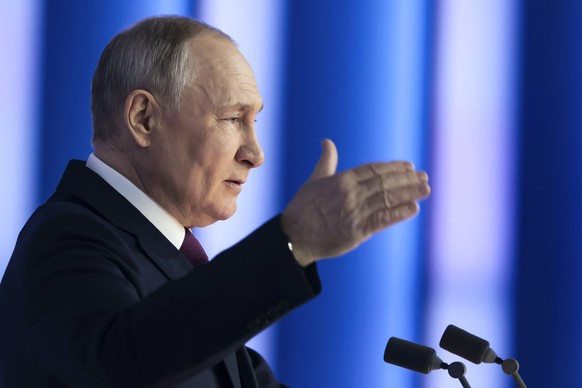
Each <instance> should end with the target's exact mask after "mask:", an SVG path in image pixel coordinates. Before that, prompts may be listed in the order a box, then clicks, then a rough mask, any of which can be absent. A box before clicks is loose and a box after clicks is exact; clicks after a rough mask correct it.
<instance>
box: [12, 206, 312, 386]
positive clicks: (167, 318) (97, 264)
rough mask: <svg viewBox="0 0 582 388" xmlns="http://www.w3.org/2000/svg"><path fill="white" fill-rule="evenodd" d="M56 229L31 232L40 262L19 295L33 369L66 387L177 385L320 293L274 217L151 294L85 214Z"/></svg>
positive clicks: (118, 246)
mask: <svg viewBox="0 0 582 388" xmlns="http://www.w3.org/2000/svg"><path fill="white" fill-rule="evenodd" d="M55 222H58V223H59V228H54V226H53V227H52V228H51V229H50V230H49V229H48V228H46V229H44V228H43V229H42V230H38V231H37V232H33V233H32V235H36V237H37V238H39V240H37V241H36V242H35V245H34V248H31V249H32V250H33V252H30V254H31V256H34V257H36V258H38V259H35V260H34V261H33V262H32V264H31V266H30V269H29V271H28V274H27V276H26V278H25V280H24V282H23V285H22V289H23V290H27V291H26V295H25V303H26V304H27V305H29V306H32V309H31V311H30V316H29V319H28V321H29V338H30V343H31V346H32V348H33V349H34V352H35V354H36V356H37V358H38V362H39V364H40V365H41V367H42V368H47V369H49V370H50V371H51V372H53V373H55V374H56V375H57V376H58V378H59V379H61V380H62V381H63V382H65V383H66V384H67V385H71V386H86V387H90V386H96V387H97V386H100V387H102V386H124V387H132V386H136V387H145V386H152V385H155V384H159V383H161V382H164V383H168V382H178V381H180V380H182V379H184V378H187V377H189V376H193V375H195V374H197V373H199V372H200V371H202V370H203V369H206V368H207V367H209V366H211V365H213V364H215V363H216V362H217V361H219V360H220V359H222V358H223V357H224V356H225V355H226V354H227V353H229V352H232V351H233V350H235V349H237V348H238V347H240V346H242V345H243V344H244V343H245V342H246V341H247V340H248V339H250V338H251V337H252V336H254V335H255V334H256V333H258V332H259V331H261V330H262V329H263V328H264V327H266V326H267V325H268V324H270V323H271V322H273V321H274V320H276V319H277V318H278V317H279V316H281V315H282V314H284V313H286V312H287V311H289V310H290V309H292V308H294V307H296V306H298V305H299V304H301V303H303V302H305V301H306V300H308V299H310V298H311V297H313V296H314V295H315V294H316V293H317V292H319V283H318V280H317V276H316V274H315V273H314V268H308V269H307V271H306V274H304V271H303V270H302V269H301V268H300V267H299V266H298V265H297V264H296V262H295V261H294V259H293V257H292V255H291V253H290V252H289V251H288V249H287V239H286V236H285V235H284V234H283V233H282V231H281V228H280V221H279V218H278V217H277V218H275V219H273V220H271V221H270V222H268V223H267V224H265V225H264V226H263V227H261V228H259V229H258V230H257V231H256V232H255V233H253V234H251V235H250V236H249V237H247V238H246V239H245V240H243V241H242V242H241V243H239V244H237V245H236V246H234V247H233V248H231V249H229V250H227V251H225V252H223V253H222V254H220V255H219V256H218V257H217V258H216V259H215V260H213V261H212V262H211V263H210V264H208V265H203V266H201V267H198V268H196V269H194V270H193V271H191V272H190V273H189V274H188V275H186V276H185V277H183V278H181V279H178V280H173V281H170V282H168V283H167V284H165V285H163V286H161V287H160V288H159V289H157V290H156V291H155V292H153V293H151V294H149V295H145V294H144V291H143V284H140V282H143V276H144V274H143V273H141V271H142V269H140V268H138V267H136V265H135V261H134V259H135V257H132V253H133V256H135V252H133V250H132V249H129V247H128V245H129V244H128V243H127V240H126V239H125V240H124V239H122V238H120V236H119V235H118V234H117V233H114V231H112V229H111V227H110V226H108V225H106V224H104V223H103V221H100V220H97V219H95V218H94V217H92V216H90V215H87V214H86V211H85V212H83V211H82V212H80V213H75V212H72V213H71V212H69V213H68V215H67V216H65V217H63V215H62V214H60V215H59V219H58V220H56V219H52V220H51V219H50V217H49V219H48V221H47V223H46V225H49V226H50V225H54V223H55ZM68 224H69V225H68ZM57 229H58V230H57ZM65 231H66V232H65ZM40 233H42V237H40Z"/></svg>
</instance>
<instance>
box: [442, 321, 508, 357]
mask: <svg viewBox="0 0 582 388" xmlns="http://www.w3.org/2000/svg"><path fill="white" fill-rule="evenodd" d="M439 345H440V347H441V348H443V349H445V350H448V351H449V352H451V353H453V354H456V355H457V356H459V357H463V358H464V359H466V360H469V361H471V362H472V363H474V364H480V363H482V362H485V363H493V362H495V363H497V364H501V362H502V361H503V360H501V359H500V358H499V357H497V354H495V352H494V351H493V349H491V348H490V347H489V342H488V341H486V340H484V339H482V338H479V337H477V336H476V335H473V334H471V333H469V332H466V331H465V330H463V329H461V328H458V327H457V326H455V325H449V326H447V328H446V330H445V332H444V333H443V336H442V338H441V342H440V343H439Z"/></svg>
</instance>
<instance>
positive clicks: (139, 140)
mask: <svg viewBox="0 0 582 388" xmlns="http://www.w3.org/2000/svg"><path fill="white" fill-rule="evenodd" d="M159 114H160V109H159V106H158V102H157V101H156V99H155V97H154V96H153V95H152V94H151V93H150V92H148V91H145V90H141V89H137V90H134V91H132V92H131V93H129V95H128V96H127V98H126V99H125V108H124V111H123V116H124V118H125V124H126V127H127V128H128V129H129V132H130V133H131V136H132V137H133V140H134V141H135V143H136V144H137V145H138V146H139V147H142V148H147V147H149V146H150V144H151V134H152V130H153V129H154V128H153V127H154V126H155V125H156V123H158V122H159V121H160V119H161V117H157V116H158V115H159Z"/></svg>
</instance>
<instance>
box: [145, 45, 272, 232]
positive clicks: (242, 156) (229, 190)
mask: <svg viewBox="0 0 582 388" xmlns="http://www.w3.org/2000/svg"><path fill="white" fill-rule="evenodd" d="M187 48H188V50H190V53H191V58H195V59H194V62H195V63H194V69H195V72H196V74H195V75H194V77H193V78H194V79H193V81H192V82H191V83H190V84H189V85H187V86H186V88H185V90H184V92H183V95H182V102H181V107H180V108H179V109H177V110H169V109H168V110H165V111H164V112H163V113H162V120H160V121H161V122H160V123H159V125H158V128H159V130H158V131H153V132H152V142H151V147H150V148H149V152H151V155H149V157H148V160H149V161H150V162H151V165H150V166H149V168H147V169H146V171H150V172H151V174H152V176H150V179H148V181H151V183H153V185H150V186H151V187H146V191H147V192H148V193H149V194H150V195H151V196H152V197H153V198H154V199H155V200H156V201H157V202H158V203H160V205H161V206H162V207H164V208H165V209H166V210H168V212H169V213H170V214H172V215H173V216H174V217H175V218H176V219H178V221H180V222H182V223H183V225H186V226H189V227H194V226H206V225H209V224H211V223H214V222H216V221H218V220H224V219H227V218H229V217H231V216H232V215H233V214H234V213H235V211H236V198H237V196H238V194H239V193H240V192H241V190H242V187H243V184H244V182H245V181H246V180H247V178H248V175H249V171H250V169H251V168H254V167H258V166H260V165H261V164H262V163H263V160H264V155H263V151H262V149H261V147H260V145H259V143H258V141H257V137H256V134H255V129H254V122H255V117H256V115H257V113H259V111H260V110H261V109H262V104H263V103H262V99H261V96H260V94H259V91H258V89H257V85H256V81H255V77H254V74H253V71H252V69H251V68H250V66H249V64H248V63H247V62H246V60H245V59H244V57H243V56H242V55H241V53H240V52H239V50H238V49H237V48H236V47H235V46H234V45H233V44H232V43H231V42H229V41H228V40H226V39H224V38H220V37H216V36H213V35H202V36H198V37H196V38H194V39H192V40H190V41H189V42H188V43H187ZM154 193H155V194H154Z"/></svg>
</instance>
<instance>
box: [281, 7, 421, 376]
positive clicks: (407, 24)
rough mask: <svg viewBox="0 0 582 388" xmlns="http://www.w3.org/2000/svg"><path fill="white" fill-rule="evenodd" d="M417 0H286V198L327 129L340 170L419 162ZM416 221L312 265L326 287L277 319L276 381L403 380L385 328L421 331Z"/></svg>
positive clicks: (409, 333) (412, 334)
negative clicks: (387, 358)
mask: <svg viewBox="0 0 582 388" xmlns="http://www.w3.org/2000/svg"><path fill="white" fill-rule="evenodd" d="M426 16H427V15H426V10H425V8H424V2H421V1H394V2H384V1H371V0H368V1H360V2H353V1H347V0H345V1H336V2H334V4H333V7H329V6H328V5H325V6H324V5H322V4H319V3H313V2H312V3H309V4H307V3H306V2H293V3H290V4H289V13H288V22H289V32H288V36H289V43H288V44H289V48H288V58H289V62H288V72H287V90H288V93H287V96H288V97H287V104H288V110H287V117H286V131H285V145H286V149H285V162H286V164H285V174H284V178H285V187H286V199H288V198H290V197H291V196H292V195H293V193H294V192H295V191H296V190H297V189H298V187H299V186H300V185H301V184H302V183H303V182H304V181H305V179H307V177H308V176H309V174H310V172H311V169H312V168H313V166H314V165H315V162H316V161H317V158H318V156H319V152H320V147H319V142H320V140H321V139H322V138H324V137H330V138H332V139H333V140H334V141H335V142H336V144H337V146H338V150H339V158H340V166H339V169H340V170H341V169H345V168H351V167H354V166H356V165H358V164H361V163H365V162H370V161H378V160H384V161H385V160H392V159H410V160H413V161H415V162H416V163H417V165H418V166H419V167H422V166H423V164H424V163H423V161H424V156H423V150H424V144H423V136H422V135H423V123H424V121H423V117H424V109H425V107H424V106H423V101H424V95H423V92H424V89H425V86H424V83H423V79H424V67H423V65H424V63H425V62H424V61H425V58H424V55H425V54H426V47H425V46H424V41H425V36H424V32H425V31H424V27H425V25H426V23H425V18H426ZM419 221H420V219H417V220H414V221H410V222H407V223H406V224H404V225H400V226H397V227H395V228H393V229H392V230H390V231H387V232H384V233H381V234H380V235H378V236H376V237H374V238H373V239H371V240H370V241H368V242H366V243H364V244H363V245H362V246H361V247H360V248H359V249H358V250H357V251H355V252H353V253H351V254H348V255H347V256H346V257H344V258H342V259H340V260H333V261H327V262H325V261H324V262H320V265H319V268H320V272H321V277H322V281H323V287H324V290H323V294H322V295H321V296H320V297H319V298H318V299H317V300H315V301H314V302H312V303H310V304H308V305H307V306H304V307H303V308H302V309H301V310H300V311H297V312H294V313H293V314H292V315H291V316H289V317H288V318H286V319H285V320H284V322H283V323H282V328H281V338H280V340H279V342H280V344H281V356H280V357H281V363H280V368H281V369H282V373H281V376H282V379H283V381H285V382H287V383H288V384H290V385H292V386H300V387H324V386H325V387H375V386H383V385H386V384H389V385H390V386H392V387H399V386H410V384H411V382H412V380H413V379H414V376H413V374H411V373H409V372H408V371H404V370H400V369H398V368H396V367H394V366H389V365H386V364H385V363H384V362H383V360H382V356H383V352H384V347H385V345H386V341H387V340H388V338H389V337H390V336H391V335H397V336H401V337H405V338H409V339H417V334H418V330H419V326H418V325H419V321H420V319H419V316H420V311H419V306H420V296H419V294H418V292H417V290H418V283H417V282H418V279H419V278H420V277H419V276H418V274H419V272H420V269H419V266H420V265H421V264H420V257H419V238H418V236H419V234H420V228H421V223H420V222H419Z"/></svg>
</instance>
